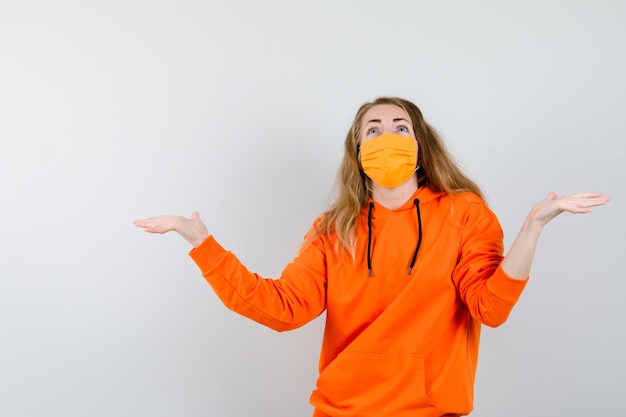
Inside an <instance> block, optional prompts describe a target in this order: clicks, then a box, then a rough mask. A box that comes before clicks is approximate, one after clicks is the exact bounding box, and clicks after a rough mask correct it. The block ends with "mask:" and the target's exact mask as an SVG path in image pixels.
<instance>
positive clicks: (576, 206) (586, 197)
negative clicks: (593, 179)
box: [528, 192, 611, 226]
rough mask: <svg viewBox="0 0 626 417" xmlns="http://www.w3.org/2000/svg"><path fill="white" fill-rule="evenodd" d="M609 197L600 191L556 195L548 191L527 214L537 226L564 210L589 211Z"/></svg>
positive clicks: (573, 211) (571, 211) (572, 211)
mask: <svg viewBox="0 0 626 417" xmlns="http://www.w3.org/2000/svg"><path fill="white" fill-rule="evenodd" d="M610 199H611V198H610V197H609V196H606V195H603V194H602V193H600V192H594V193H576V194H569V195H564V196H561V197H558V196H557V195H556V193H553V192H551V193H549V194H548V195H547V196H546V198H545V199H543V200H542V201H540V202H539V203H537V204H535V205H534V206H533V208H532V209H531V210H530V213H529V215H528V217H529V220H531V221H534V222H536V223H537V224H538V225H539V226H545V225H546V223H548V222H549V221H550V220H552V219H554V218H555V217H556V216H558V215H559V214H561V213H563V212H564V211H567V212H570V213H576V214H584V213H589V212H591V208H592V207H596V206H602V205H604V204H606V203H608V202H609V200H610Z"/></svg>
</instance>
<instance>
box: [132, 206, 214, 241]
mask: <svg viewBox="0 0 626 417" xmlns="http://www.w3.org/2000/svg"><path fill="white" fill-rule="evenodd" d="M135 226H137V227H141V228H142V229H143V230H145V231H146V232H148V233H159V234H163V233H167V232H176V233H178V234H179V235H181V236H182V237H183V238H184V239H185V240H186V241H187V242H189V243H191V244H192V245H193V247H194V248H196V247H198V246H199V245H200V244H201V243H202V242H204V240H205V239H206V238H207V237H208V236H209V231H208V229H207V228H206V226H205V225H204V223H203V222H202V220H200V214H199V213H198V212H194V213H192V214H191V217H190V218H187V217H183V216H156V217H149V218H147V219H144V220H135Z"/></svg>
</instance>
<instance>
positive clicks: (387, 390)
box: [311, 352, 437, 417]
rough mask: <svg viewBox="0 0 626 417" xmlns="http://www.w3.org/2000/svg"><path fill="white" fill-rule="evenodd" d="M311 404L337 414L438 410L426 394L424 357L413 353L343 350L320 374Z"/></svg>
mask: <svg viewBox="0 0 626 417" xmlns="http://www.w3.org/2000/svg"><path fill="white" fill-rule="evenodd" d="M311 403H312V404H313V405H314V406H315V407H317V408H318V409H319V410H320V411H322V412H324V413H326V414H328V415H331V416H333V417H335V416H336V417H347V416H359V417H367V416H394V417H402V416H415V415H432V414H431V413H429V410H430V411H431V412H435V411H437V409H436V407H435V406H434V405H433V404H432V402H431V401H430V399H429V398H428V395H427V394H426V387H425V379H424V358H423V357H421V356H417V355H412V354H384V355H381V354H367V353H352V352H343V353H341V354H340V355H339V356H337V358H336V359H335V360H334V361H333V362H332V363H331V364H330V365H328V366H327V367H326V369H324V370H323V371H322V373H321V374H320V376H319V378H318V380H317V390H316V391H314V392H313V395H312V396H311ZM417 411H420V413H419V414H416V412H417ZM422 413H423V414H422Z"/></svg>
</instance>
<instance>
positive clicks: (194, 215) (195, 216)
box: [191, 211, 200, 220]
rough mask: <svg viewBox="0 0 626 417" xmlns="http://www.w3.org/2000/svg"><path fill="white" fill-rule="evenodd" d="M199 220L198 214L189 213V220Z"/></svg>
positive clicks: (195, 212)
mask: <svg viewBox="0 0 626 417" xmlns="http://www.w3.org/2000/svg"><path fill="white" fill-rule="evenodd" d="M198 219H200V213H198V212H197V211H194V212H193V213H191V220H198Z"/></svg>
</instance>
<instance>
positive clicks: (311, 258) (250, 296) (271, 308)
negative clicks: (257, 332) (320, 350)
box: [189, 236, 326, 331]
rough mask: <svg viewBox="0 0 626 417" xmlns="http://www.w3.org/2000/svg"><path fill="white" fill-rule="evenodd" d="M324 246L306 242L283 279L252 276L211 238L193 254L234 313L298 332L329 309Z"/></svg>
mask: <svg viewBox="0 0 626 417" xmlns="http://www.w3.org/2000/svg"><path fill="white" fill-rule="evenodd" d="M321 246H322V244H321V243H319V242H311V243H305V244H304V245H303V247H302V248H301V250H300V253H299V254H298V256H297V257H296V258H295V259H294V260H293V261H292V262H291V263H290V264H289V265H287V266H286V267H285V269H284V270H283V272H282V274H281V277H280V278H279V279H270V278H263V277H261V276H260V275H258V274H256V273H254V272H250V271H248V269H246V267H245V266H244V265H243V264H242V263H241V262H240V261H239V259H237V257H236V256H235V255H234V254H233V253H232V252H230V251H227V250H225V249H224V248H223V247H222V246H220V244H219V243H217V241H216V240H215V238H214V237H213V236H209V237H208V238H207V239H206V240H205V241H204V242H203V243H202V244H201V245H200V246H198V247H196V248H194V249H192V250H191V252H189V255H190V256H191V258H192V259H193V260H194V262H195V263H196V264H197V265H198V267H199V268H200V271H202V275H203V276H204V278H205V279H206V280H207V282H208V283H209V284H210V285H211V287H212V288H213V290H214V291H215V293H216V294H217V296H218V297H219V298H220V299H221V300H222V302H223V303H224V305H225V306H226V307H228V308H229V309H231V310H233V311H235V312H237V313H239V314H241V315H243V316H245V317H248V318H250V319H252V320H254V321H256V322H258V323H261V324H263V325H265V326H267V327H269V328H271V329H274V330H276V331H285V330H292V329H295V328H298V327H300V326H302V325H304V324H306V323H308V322H309V321H311V320H313V319H314V318H316V317H317V316H319V315H320V314H321V313H322V312H323V311H324V309H325V307H326V262H325V255H324V251H323V250H322V249H321Z"/></svg>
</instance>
